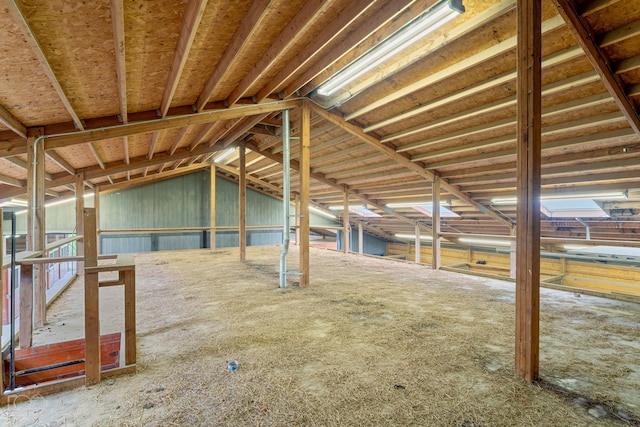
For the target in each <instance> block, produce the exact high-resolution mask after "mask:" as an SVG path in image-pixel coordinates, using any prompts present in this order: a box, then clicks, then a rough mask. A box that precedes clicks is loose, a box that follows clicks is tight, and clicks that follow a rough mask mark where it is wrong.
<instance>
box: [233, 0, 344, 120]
mask: <svg viewBox="0 0 640 427" xmlns="http://www.w3.org/2000/svg"><path fill="white" fill-rule="evenodd" d="M330 7H331V2H328V1H325V0H308V1H306V2H304V5H303V6H302V9H300V11H299V12H298V13H297V14H296V16H295V17H294V18H293V19H292V20H291V21H290V22H289V23H288V25H286V26H285V27H284V29H283V31H282V32H281V33H280V35H279V36H278V38H277V39H276V40H275V41H274V42H273V43H271V46H270V47H269V50H267V51H266V52H265V53H264V54H263V55H262V56H260V58H259V59H258V61H257V62H256V63H255V64H254V65H253V67H252V68H251V71H249V72H248V73H247V74H246V75H245V77H244V78H243V79H242V81H241V82H240V83H239V84H238V86H237V87H236V88H235V89H234V90H233V91H232V92H231V94H230V95H229V96H228V97H227V103H228V104H229V105H233V104H235V103H236V102H238V101H239V100H240V98H242V96H244V95H245V92H246V91H247V90H248V89H249V88H250V87H251V86H252V85H253V84H254V83H256V81H257V80H258V79H259V78H260V76H262V75H264V74H266V73H267V72H268V71H269V70H270V69H271V67H273V66H274V65H276V64H279V61H280V59H281V57H282V55H284V54H285V53H286V51H287V47H288V46H293V45H294V44H295V43H297V42H299V39H300V38H301V37H302V36H303V35H304V34H305V33H306V32H307V31H308V30H309V28H310V27H311V26H313V25H314V24H315V21H314V17H316V16H321V15H322V14H323V13H324V12H325V11H326V10H327V9H329V8H330ZM268 95H269V94H266V95H265V94H264V93H263V94H262V97H258V98H257V100H258V102H260V101H262V100H263V99H265V98H266V97H267V96H268ZM278 126H279V124H278Z"/></svg>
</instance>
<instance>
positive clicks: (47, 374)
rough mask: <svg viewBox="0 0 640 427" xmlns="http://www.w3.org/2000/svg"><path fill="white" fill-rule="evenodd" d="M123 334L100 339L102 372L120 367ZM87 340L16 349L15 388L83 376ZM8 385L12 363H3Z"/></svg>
mask: <svg viewBox="0 0 640 427" xmlns="http://www.w3.org/2000/svg"><path fill="white" fill-rule="evenodd" d="M120 340H121V334H120V332H116V333H113V334H108V335H102V336H101V337H100V364H101V370H103V371H105V370H108V369H114V368H117V367H119V366H120ZM84 357H85V354H84V338H81V339H77V340H72V341H64V342H59V343H55V344H47V345H43V346H39V347H30V348H17V349H16V351H15V372H16V377H15V386H16V387H24V386H29V385H34V384H41V383H44V382H47V381H54V380H59V379H63V378H71V377H76V376H80V375H84ZM4 368H5V369H4V373H5V378H4V381H5V385H8V384H9V359H8V358H7V359H5V360H4Z"/></svg>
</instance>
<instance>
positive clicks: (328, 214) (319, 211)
mask: <svg viewBox="0 0 640 427" xmlns="http://www.w3.org/2000/svg"><path fill="white" fill-rule="evenodd" d="M309 210H310V211H313V212H315V213H317V214H318V215H322V216H324V217H327V218H331V219H336V216H335V215H333V214H330V213H329V212H326V211H323V210H322V209H318V208H316V207H315V206H309Z"/></svg>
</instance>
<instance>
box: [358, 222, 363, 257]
mask: <svg viewBox="0 0 640 427" xmlns="http://www.w3.org/2000/svg"><path fill="white" fill-rule="evenodd" d="M358 253H359V254H360V255H362V254H363V253H364V231H363V229H362V223H361V222H358Z"/></svg>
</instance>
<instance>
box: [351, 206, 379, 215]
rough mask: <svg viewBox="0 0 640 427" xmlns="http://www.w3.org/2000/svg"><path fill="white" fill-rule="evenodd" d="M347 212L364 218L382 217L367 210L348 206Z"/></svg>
mask: <svg viewBox="0 0 640 427" xmlns="http://www.w3.org/2000/svg"><path fill="white" fill-rule="evenodd" d="M349 212H351V213H353V214H355V215H359V216H361V217H364V218H380V217H381V216H382V215H380V214H377V213H375V212H374V211H372V210H369V209H367V208H354V207H351V206H349Z"/></svg>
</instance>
